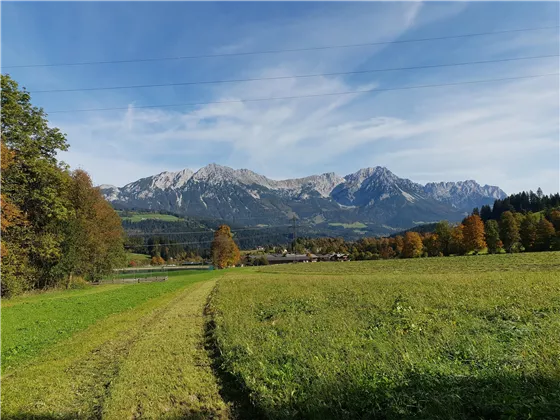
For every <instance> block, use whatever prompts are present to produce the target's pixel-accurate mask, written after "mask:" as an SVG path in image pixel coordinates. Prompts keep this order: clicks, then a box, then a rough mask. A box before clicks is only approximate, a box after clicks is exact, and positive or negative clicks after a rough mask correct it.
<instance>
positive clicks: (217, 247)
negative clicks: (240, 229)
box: [212, 225, 241, 268]
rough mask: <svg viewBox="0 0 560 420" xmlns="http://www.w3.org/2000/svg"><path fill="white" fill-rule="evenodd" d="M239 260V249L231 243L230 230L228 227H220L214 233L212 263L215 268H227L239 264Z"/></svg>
mask: <svg viewBox="0 0 560 420" xmlns="http://www.w3.org/2000/svg"><path fill="white" fill-rule="evenodd" d="M240 259H241V255H240V253H239V248H238V247H237V245H236V244H235V242H234V241H233V237H232V234H231V229H230V228H229V226H228V225H221V226H220V227H219V228H218V229H217V230H216V231H215V232H214V240H213V242H212V263H213V264H214V266H215V267H217V268H227V267H231V266H234V265H235V264H237V263H239V260H240Z"/></svg>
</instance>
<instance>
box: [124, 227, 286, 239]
mask: <svg viewBox="0 0 560 420" xmlns="http://www.w3.org/2000/svg"><path fill="white" fill-rule="evenodd" d="M286 227H291V225H278V226H259V227H250V228H241V229H234V230H232V231H231V232H232V233H236V232H243V231H247V230H262V229H281V228H286ZM214 232H215V231H214V230H205V231H200V230H199V231H196V230H193V231H188V232H151V233H148V232H138V233H129V234H128V236H129V237H132V236H168V235H187V234H195V233H198V234H209V233H214Z"/></svg>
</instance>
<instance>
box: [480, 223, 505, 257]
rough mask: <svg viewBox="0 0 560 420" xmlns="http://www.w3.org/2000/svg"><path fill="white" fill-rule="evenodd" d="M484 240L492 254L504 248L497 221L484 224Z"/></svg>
mask: <svg viewBox="0 0 560 420" xmlns="http://www.w3.org/2000/svg"><path fill="white" fill-rule="evenodd" d="M484 238H485V239H486V245H487V247H488V252H489V253H490V254H495V253H496V252H498V250H499V249H500V248H501V247H502V241H501V240H500V228H499V226H498V222H496V221H495V220H487V221H486V223H485V224H484Z"/></svg>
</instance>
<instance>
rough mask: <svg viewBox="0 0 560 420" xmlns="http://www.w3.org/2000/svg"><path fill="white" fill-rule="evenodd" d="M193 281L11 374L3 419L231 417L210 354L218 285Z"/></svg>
mask: <svg viewBox="0 0 560 420" xmlns="http://www.w3.org/2000/svg"><path fill="white" fill-rule="evenodd" d="M189 277H190V276H189ZM192 277H193V278H192V282H189V283H186V282H185V283H184V287H182V288H180V289H178V290H175V291H173V292H171V293H168V294H165V295H163V296H159V297H156V298H153V299H151V300H148V301H147V302H144V303H142V304H140V305H138V306H136V307H135V308H132V309H130V310H128V311H125V312H121V313H118V314H114V315H111V316H109V317H107V318H105V319H102V320H100V321H98V322H96V323H95V324H93V325H91V326H90V327H88V328H87V329H85V330H83V331H79V332H77V333H75V334H74V335H73V336H72V337H70V338H68V339H66V340H63V341H60V342H58V343H56V344H55V345H53V346H51V347H49V348H48V349H45V350H44V351H43V352H41V353H40V354H39V355H38V357H36V358H35V359H33V360H31V361H30V362H29V363H26V364H22V365H20V366H18V367H16V368H14V369H11V370H10V371H9V372H8V373H5V374H4V375H3V377H2V418H7V419H23V418H44V419H48V418H67V419H70V418H72V419H75V418H81V419H91V418H108V419H122V418H162V417H173V418H177V417H181V418H208V415H207V414H209V413H211V414H212V416H213V418H227V415H228V409H227V406H226V404H225V403H224V402H223V401H222V400H221V397H220V395H219V392H218V391H219V390H218V385H217V384H216V382H215V379H214V376H213V374H212V370H211V368H210V361H209V360H208V356H207V354H206V352H205V350H204V337H203V335H204V318H203V316H202V312H203V307H204V304H205V302H206V298H207V295H208V294H209V292H210V290H211V289H212V287H213V286H214V284H215V281H213V280H212V276H211V275H210V273H205V274H202V275H196V276H192ZM195 277H196V278H198V277H200V278H198V280H206V281H198V282H197V281H196V280H197V279H196V278H195Z"/></svg>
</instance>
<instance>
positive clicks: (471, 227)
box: [463, 214, 486, 252]
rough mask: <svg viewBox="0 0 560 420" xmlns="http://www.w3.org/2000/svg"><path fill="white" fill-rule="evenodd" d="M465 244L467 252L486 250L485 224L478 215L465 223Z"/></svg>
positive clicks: (470, 217)
mask: <svg viewBox="0 0 560 420" xmlns="http://www.w3.org/2000/svg"><path fill="white" fill-rule="evenodd" d="M463 225H464V228H463V244H464V247H465V250H466V251H467V252H469V251H474V252H478V251H480V250H481V249H483V248H486V241H485V240H484V222H483V221H482V219H481V218H480V216H479V215H478V214H473V215H471V216H469V217H467V218H466V219H465V220H464V221H463Z"/></svg>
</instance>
